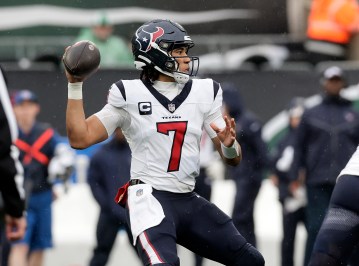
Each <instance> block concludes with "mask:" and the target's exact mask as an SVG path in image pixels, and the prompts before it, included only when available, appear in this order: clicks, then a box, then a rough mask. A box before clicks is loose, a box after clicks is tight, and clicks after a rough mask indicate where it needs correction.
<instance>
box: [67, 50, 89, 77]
mask: <svg viewBox="0 0 359 266" xmlns="http://www.w3.org/2000/svg"><path fill="white" fill-rule="evenodd" d="M69 48H70V46H67V47H66V48H65V53H64V54H63V56H62V57H64V56H65V54H66V50H67V49H69ZM64 70H65V74H66V78H67V81H68V82H69V83H76V82H83V81H84V80H85V79H86V77H83V78H79V77H76V78H75V77H74V76H73V75H71V74H70V73H69V72H68V71H67V70H66V68H64Z"/></svg>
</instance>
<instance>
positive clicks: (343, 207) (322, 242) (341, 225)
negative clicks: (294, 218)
mask: <svg viewBox="0 0 359 266" xmlns="http://www.w3.org/2000/svg"><path fill="white" fill-rule="evenodd" d="M358 187H359V146H358V148H357V150H356V151H355V152H354V154H353V156H352V157H351V159H350V160H349V162H348V164H347V165H346V166H345V168H344V169H343V170H342V171H341V173H340V174H339V177H338V179H337V183H336V184H335V187H334V190H333V194H332V197H331V199H330V205H329V209H328V212H327V214H326V217H325V219H324V221H323V223H322V225H321V228H320V230H319V233H318V235H317V238H316V240H315V244H314V248H313V252H312V256H311V259H310V262H309V266H320V265H329V266H337V265H338V266H339V265H358V258H357V257H358V250H357V248H358V243H359V208H358V202H359V193H358ZM348 262H349V264H348Z"/></svg>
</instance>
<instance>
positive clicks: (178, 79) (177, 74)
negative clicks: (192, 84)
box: [155, 66, 189, 84]
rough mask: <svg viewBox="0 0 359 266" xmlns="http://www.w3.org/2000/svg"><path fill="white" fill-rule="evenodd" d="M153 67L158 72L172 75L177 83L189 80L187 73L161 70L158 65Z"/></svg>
mask: <svg viewBox="0 0 359 266" xmlns="http://www.w3.org/2000/svg"><path fill="white" fill-rule="evenodd" d="M155 69H156V70H157V71H159V72H161V73H162V74H165V75H166V76H169V77H172V78H174V79H175V81H176V82H177V83H179V84H185V83H187V82H188V81H189V75H188V74H185V73H180V72H173V73H170V72H167V71H163V70H162V69H160V68H159V67H158V66H155Z"/></svg>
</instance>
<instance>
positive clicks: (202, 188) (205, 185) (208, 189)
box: [194, 168, 212, 266]
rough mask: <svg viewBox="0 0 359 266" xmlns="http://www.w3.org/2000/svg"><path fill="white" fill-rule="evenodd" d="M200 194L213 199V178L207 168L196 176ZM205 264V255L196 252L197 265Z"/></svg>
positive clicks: (197, 190)
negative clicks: (208, 173)
mask: <svg viewBox="0 0 359 266" xmlns="http://www.w3.org/2000/svg"><path fill="white" fill-rule="evenodd" d="M194 192H196V193H197V194H198V195H200V196H202V197H203V198H205V199H206V200H208V201H209V200H210V199H211V194H212V184H211V179H210V178H209V176H208V175H207V171H206V169H205V168H201V170H200V172H199V175H198V177H196V187H195V189H194ZM202 265H203V257H201V256H199V255H197V254H195V266H202Z"/></svg>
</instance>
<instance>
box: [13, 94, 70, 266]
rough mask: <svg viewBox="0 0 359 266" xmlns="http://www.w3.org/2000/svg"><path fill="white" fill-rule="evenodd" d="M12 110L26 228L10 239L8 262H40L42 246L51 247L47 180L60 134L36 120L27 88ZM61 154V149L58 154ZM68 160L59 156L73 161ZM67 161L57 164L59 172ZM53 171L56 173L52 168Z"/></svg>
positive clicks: (36, 110) (15, 264) (34, 104)
mask: <svg viewBox="0 0 359 266" xmlns="http://www.w3.org/2000/svg"><path fill="white" fill-rule="evenodd" d="M13 105H14V112H15V116H16V120H17V123H18V126H19V137H18V139H17V140H16V146H17V147H18V148H19V149H20V160H21V162H22V165H23V167H24V173H25V185H24V187H25V191H26V203H27V206H26V211H27V228H26V234H25V237H24V239H23V240H20V241H17V242H14V243H12V247H11V251H10V257H9V265H10V266H26V265H42V263H43V257H44V250H45V249H47V248H51V247H52V232H51V226H52V220H51V215H52V211H51V204H52V201H53V193H52V185H53V184H52V183H51V182H50V181H49V179H48V177H49V171H48V167H49V163H50V161H51V160H53V159H55V158H56V157H55V155H56V154H58V152H56V149H57V145H58V143H59V141H58V139H59V136H58V135H57V133H56V132H55V130H54V129H53V128H51V127H50V125H47V124H44V123H40V122H37V121H36V119H37V115H38V114H39V112H40V105H39V102H38V98H37V96H36V95H35V94H34V93H33V92H31V91H29V90H21V91H18V92H16V94H15V95H14V97H13ZM64 154H68V153H63V152H61V153H60V154H59V155H58V156H62V155H64ZM72 159H73V158H70V159H69V160H60V161H61V162H63V161H66V162H70V163H72V161H73V160H72ZM69 168H71V164H70V165H62V167H58V170H59V171H60V172H59V175H62V174H63V173H64V172H67V173H68V174H70V171H67V170H64V169H69ZM53 174H55V173H54V172H53Z"/></svg>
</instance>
